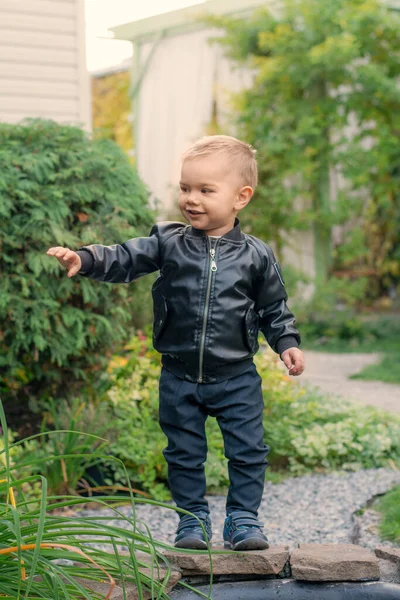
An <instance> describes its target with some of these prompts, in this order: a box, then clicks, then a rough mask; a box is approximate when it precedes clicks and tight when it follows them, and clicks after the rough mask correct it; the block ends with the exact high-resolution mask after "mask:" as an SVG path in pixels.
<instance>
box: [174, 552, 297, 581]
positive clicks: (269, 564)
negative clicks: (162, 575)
mask: <svg viewBox="0 0 400 600" xmlns="http://www.w3.org/2000/svg"><path fill="white" fill-rule="evenodd" d="M216 551H220V552H223V553H221V554H217V553H216ZM164 556H165V557H166V558H167V559H168V560H169V562H170V563H171V565H173V566H175V567H176V568H178V569H179V570H180V572H181V573H182V575H183V576H185V575H207V574H209V573H210V572H211V570H210V556H209V554H208V553H207V552H202V553H201V554H189V553H186V552H174V551H164ZM211 557H212V572H213V574H214V575H277V574H278V573H280V572H281V571H282V570H283V569H284V567H285V564H286V562H287V560H288V559H289V546H273V547H271V548H268V549H267V550H253V551H248V552H232V551H227V550H224V548H223V547H221V548H218V547H213V549H212V552H211Z"/></svg>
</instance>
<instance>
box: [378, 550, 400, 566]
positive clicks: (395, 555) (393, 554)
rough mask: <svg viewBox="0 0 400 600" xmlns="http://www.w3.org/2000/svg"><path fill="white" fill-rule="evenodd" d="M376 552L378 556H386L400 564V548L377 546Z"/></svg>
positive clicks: (387, 558)
mask: <svg viewBox="0 0 400 600" xmlns="http://www.w3.org/2000/svg"><path fill="white" fill-rule="evenodd" d="M375 554H376V556H378V558H385V559H386V560H390V562H394V563H396V564H398V565H400V548H392V547H391V546H378V547H377V548H375Z"/></svg>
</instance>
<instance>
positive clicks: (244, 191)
mask: <svg viewBox="0 0 400 600" xmlns="http://www.w3.org/2000/svg"><path fill="white" fill-rule="evenodd" d="M252 194H253V190H252V188H251V187H250V186H244V187H243V185H242V184H241V182H240V180H239V177H238V175H237V174H235V172H234V170H233V169H232V170H231V169H230V168H229V162H228V159H227V157H225V156H223V155H216V156H209V157H202V158H196V159H187V160H185V161H184V163H183V165H182V173H181V181H180V195H179V208H180V210H181V212H182V214H183V216H184V217H185V219H187V220H188V221H189V223H190V224H191V225H192V226H193V227H195V228H196V229H202V230H204V231H205V232H206V234H207V235H224V234H225V233H227V232H228V231H230V230H231V229H232V228H233V225H234V222H235V217H236V215H237V213H238V212H239V210H241V209H242V208H244V207H245V206H246V204H247V203H248V202H249V200H250V198H251V196H252Z"/></svg>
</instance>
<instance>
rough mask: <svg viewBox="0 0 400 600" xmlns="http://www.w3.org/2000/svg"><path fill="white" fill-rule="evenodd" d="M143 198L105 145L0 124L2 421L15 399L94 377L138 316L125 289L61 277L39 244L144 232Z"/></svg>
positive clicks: (66, 133)
mask: <svg viewBox="0 0 400 600" xmlns="http://www.w3.org/2000/svg"><path fill="white" fill-rule="evenodd" d="M147 196H148V194H147V191H146V189H145V186H144V185H143V184H142V183H141V181H140V180H139V177H138V175H137V173H136V172H135V170H134V169H133V168H132V166H131V165H130V163H129V159H128V157H127V156H126V155H125V154H124V153H123V152H122V151H121V150H120V149H119V148H118V146H117V145H116V144H114V143H113V142H111V141H108V140H97V141H92V140H90V138H89V137H88V135H87V134H86V133H85V132H83V131H82V130H80V129H78V128H75V127H70V126H66V125H59V124H57V123H55V122H52V121H41V120H29V121H27V122H25V123H23V124H19V125H10V124H4V123H3V124H0V220H1V233H0V249H1V252H0V270H1V273H2V276H1V280H0V342H1V347H2V351H1V354H0V370H1V379H0V391H1V392H2V397H3V400H4V401H5V403H6V407H7V408H6V410H7V412H8V415H9V418H10V416H11V414H12V412H13V406H15V405H16V404H17V405H18V402H17V401H20V402H25V401H26V400H27V399H28V400H30V401H31V404H30V406H31V407H32V406H34V403H35V401H36V400H37V398H39V397H42V398H43V397H48V396H57V395H58V394H59V393H60V392H62V393H63V394H65V393H67V392H71V393H72V392H76V391H78V390H79V386H80V385H82V382H84V381H86V382H87V383H90V382H97V383H98V382H99V381H101V371H102V368H103V367H104V366H105V365H106V364H107V360H108V359H109V357H110V356H111V353H112V351H113V350H114V351H116V349H117V348H118V347H121V342H123V341H124V340H126V339H127V336H128V335H130V333H129V330H130V329H131V327H130V326H129V325H130V322H129V321H130V320H131V319H132V312H133V311H135V310H137V311H138V312H140V309H138V308H137V307H135V308H133V305H134V304H133V303H134V300H135V291H134V285H133V286H132V287H130V288H129V289H128V287H126V286H122V285H121V286H117V285H108V284H102V285H99V284H98V283H95V282H92V281H90V280H88V279H85V278H81V277H75V278H74V279H69V278H67V277H66V274H65V272H62V269H61V267H60V266H59V265H58V263H57V261H55V260H54V259H53V258H50V257H48V256H46V250H47V249H48V247H49V246H58V245H60V246H68V247H71V248H75V249H77V248H79V247H80V246H82V245H84V244H90V243H95V242H98V243H104V244H112V243H118V242H123V241H125V240H126V239H128V238H131V237H134V236H137V235H141V234H145V235H148V232H149V228H150V223H151V215H150V212H149V210H148V207H147ZM132 296H133V303H132ZM25 410H26V406H25ZM18 411H19V412H21V410H20V409H18ZM10 424H11V426H12V428H14V429H15V426H14V423H13V422H11V423H10Z"/></svg>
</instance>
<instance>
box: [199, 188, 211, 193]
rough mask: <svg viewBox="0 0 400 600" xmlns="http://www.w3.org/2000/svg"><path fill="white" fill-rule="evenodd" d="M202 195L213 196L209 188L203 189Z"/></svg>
mask: <svg viewBox="0 0 400 600" xmlns="http://www.w3.org/2000/svg"><path fill="white" fill-rule="evenodd" d="M201 193H202V194H211V190H209V189H207V188H203V189H202V190H201Z"/></svg>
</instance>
